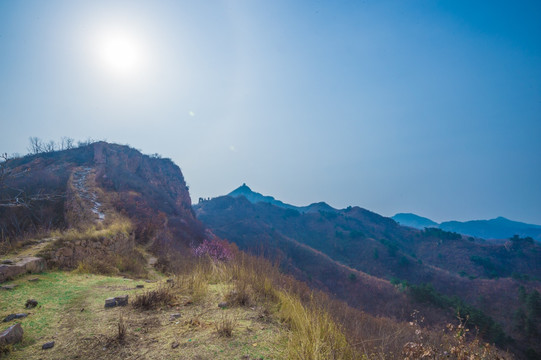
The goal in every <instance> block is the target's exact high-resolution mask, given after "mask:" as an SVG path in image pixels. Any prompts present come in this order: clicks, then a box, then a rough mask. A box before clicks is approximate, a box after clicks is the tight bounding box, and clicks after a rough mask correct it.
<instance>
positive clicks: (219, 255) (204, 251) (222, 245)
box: [193, 239, 233, 261]
mask: <svg viewBox="0 0 541 360" xmlns="http://www.w3.org/2000/svg"><path fill="white" fill-rule="evenodd" d="M193 252H194V254H195V256H197V257H203V256H209V257H210V258H211V259H212V260H214V261H229V260H231V259H233V251H232V249H231V246H230V245H229V243H228V242H227V241H225V240H219V239H213V240H204V241H203V242H202V243H201V244H200V245H199V246H198V247H196V248H195V249H194V250H193Z"/></svg>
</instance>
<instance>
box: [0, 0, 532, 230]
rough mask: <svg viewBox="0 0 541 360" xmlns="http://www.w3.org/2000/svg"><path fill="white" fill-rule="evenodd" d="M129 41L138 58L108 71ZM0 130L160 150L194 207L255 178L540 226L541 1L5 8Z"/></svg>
mask: <svg viewBox="0 0 541 360" xmlns="http://www.w3.org/2000/svg"><path fill="white" fill-rule="evenodd" d="M118 34H121V35H118ZM117 36H121V37H122V36H124V37H125V38H127V39H128V40H127V41H128V47H129V46H132V45H133V49H135V50H133V52H132V53H130V54H131V58H130V57H129V56H128V57H127V58H123V59H120V60H119V61H116V60H118V59H115V58H113V59H112V61H113V63H114V64H113V65H114V66H113V65H111V64H110V63H107V61H108V60H111V56H113V57H114V56H115V54H116V53H115V49H113V50H111V49H110V48H107V47H105V48H106V49H109V50H103V49H104V44H108V42H109V41H110V40H111V39H114V38H115V37H117ZM116 44H117V43H113V45H111V46H112V47H113V48H115V46H116V47H119V46H120V47H122V46H123V45H122V44H121V45H119V46H117V45H116ZM128 50H130V49H128ZM109 52H110V53H109ZM128 52H129V51H128ZM115 61H116V62H115ZM130 61H131V62H130ZM0 125H1V128H0V150H1V151H2V152H8V153H14V152H18V153H25V152H26V148H27V145H28V138H29V137H30V136H38V137H40V138H42V139H44V140H50V139H54V140H58V139H59V138H60V137H61V136H69V137H72V138H75V139H86V138H93V139H106V140H108V141H111V142H117V143H121V144H130V145H131V146H133V147H135V148H138V149H141V150H142V151H143V152H145V153H160V154H162V155H163V156H165V157H170V158H171V159H173V160H174V161H175V162H176V163H177V164H178V165H179V166H180V167H181V168H182V170H183V173H184V175H185V177H186V180H187V182H188V184H189V185H190V192H191V195H192V200H194V201H196V200H197V198H198V197H213V196H218V195H221V194H225V193H227V192H229V191H231V190H233V189H234V188H236V187H237V186H239V185H240V184H242V183H243V182H246V183H247V184H248V185H250V186H251V187H252V189H254V190H255V191H259V192H262V193H264V194H270V195H273V196H275V197H277V198H279V199H281V200H283V201H285V202H289V203H292V204H295V205H305V204H308V203H311V202H316V201H326V202H328V203H329V204H331V205H332V206H335V207H346V206H348V205H359V206H362V207H365V208H367V209H370V210H372V211H376V212H378V213H381V214H383V215H387V216H391V215H393V214H394V213H396V212H415V213H418V214H420V215H423V216H427V217H430V218H432V219H434V220H436V221H443V220H450V219H457V220H467V219H484V218H493V217H496V216H500V215H501V216H505V217H508V218H511V219H514V220H520V221H526V222H532V223H541V186H540V184H541V142H540V140H541V3H540V2H538V1H521V2H510V1H490V2H489V1H416V0H412V1H370V0H367V1H346V0H344V1H296V2H293V1H248V0H246V1H242V0H238V1H204V2H202V1H190V2H188V1H86V2H85V1H77V2H73V1H55V0H50V1H30V0H28V1H20V2H16V1H2V2H0Z"/></svg>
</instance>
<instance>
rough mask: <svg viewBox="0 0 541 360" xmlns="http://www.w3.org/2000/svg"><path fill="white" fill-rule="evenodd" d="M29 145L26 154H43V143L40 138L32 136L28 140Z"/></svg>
mask: <svg viewBox="0 0 541 360" xmlns="http://www.w3.org/2000/svg"><path fill="white" fill-rule="evenodd" d="M29 140H30V145H29V146H28V152H30V154H32V155H36V154H39V153H42V152H43V141H41V139H40V138H38V137H35V136H32V137H31V138H30V139H29Z"/></svg>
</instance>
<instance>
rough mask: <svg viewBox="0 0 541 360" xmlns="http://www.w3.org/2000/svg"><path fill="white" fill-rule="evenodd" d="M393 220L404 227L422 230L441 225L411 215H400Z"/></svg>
mask: <svg viewBox="0 0 541 360" xmlns="http://www.w3.org/2000/svg"><path fill="white" fill-rule="evenodd" d="M391 219H393V220H394V221H396V222H397V223H399V224H400V225H402V226H409V227H412V228H415V229H421V230H422V229H424V228H426V227H438V225H439V224H438V223H437V222H434V221H432V220H430V219H428V218H425V217H422V216H419V215H415V214H411V213H399V214H396V215H395V216H393V217H392V218H391Z"/></svg>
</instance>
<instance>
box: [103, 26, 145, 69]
mask: <svg viewBox="0 0 541 360" xmlns="http://www.w3.org/2000/svg"><path fill="white" fill-rule="evenodd" d="M95 45H96V46H95V48H96V54H97V58H98V61H99V63H100V65H101V66H102V67H103V68H104V69H105V70H106V71H108V72H109V74H110V75H114V76H122V77H128V76H136V75H138V74H139V73H140V72H141V71H142V70H143V68H144V65H145V57H146V54H145V51H144V46H143V41H142V39H141V38H140V37H138V36H137V34H136V33H135V32H130V31H128V30H125V29H108V30H107V31H102V32H101V34H100V35H99V36H98V37H97V39H96V42H95Z"/></svg>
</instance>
